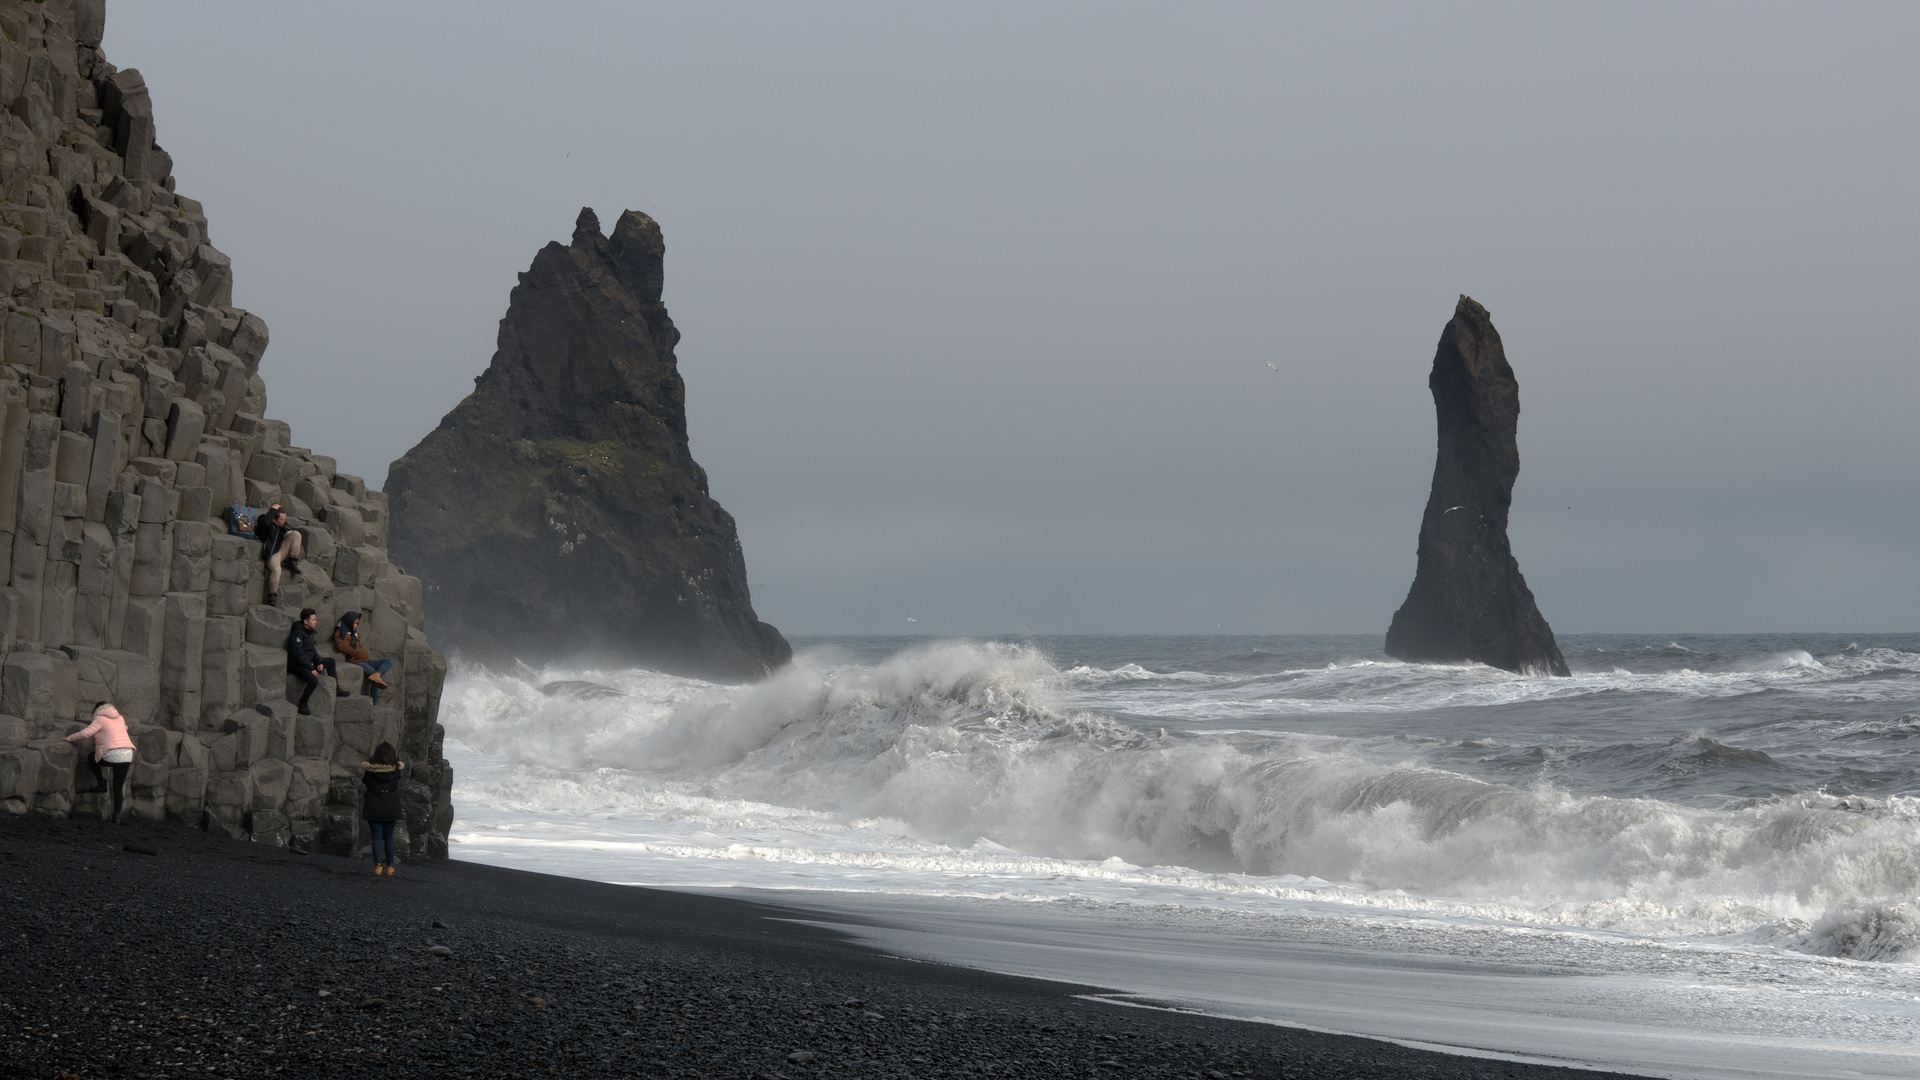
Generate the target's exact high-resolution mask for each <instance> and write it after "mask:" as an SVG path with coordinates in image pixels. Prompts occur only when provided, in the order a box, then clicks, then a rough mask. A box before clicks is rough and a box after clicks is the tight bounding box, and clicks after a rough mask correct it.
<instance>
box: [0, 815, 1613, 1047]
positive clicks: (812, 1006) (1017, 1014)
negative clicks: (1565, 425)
mask: <svg viewBox="0 0 1920 1080" xmlns="http://www.w3.org/2000/svg"><path fill="white" fill-rule="evenodd" d="M0 882H3V883H4V893H0V895H4V897H5V906H4V912H5V915H4V919H0V932H4V937H5V941H6V943H7V946H6V958H7V959H6V964H5V967H4V978H0V1031H3V1032H4V1034H3V1035H0V1076H5V1077H10V1078H11V1077H18V1078H22V1080H27V1078H35V1080H81V1078H94V1077H125V1078H141V1080H147V1078H154V1080H157V1078H160V1077H235V1078H238V1077H255V1076H284V1077H308V1076H313V1077H321V1076H340V1075H354V1074H364V1075H369V1076H381V1075H386V1076H441V1077H463V1076H477V1077H495V1076H499V1077H521V1076H525V1077H543V1076H564V1077H569V1078H580V1080H585V1078H592V1077H637V1076H646V1077H708V1076H710V1077H738V1078H747V1077H755V1076H765V1077H787V1078H793V1080H798V1078H801V1077H816V1076H849V1077H931V1076H976V1077H1058V1076H1098V1077H1124V1076H1149V1077H1163V1076H1164V1077H1197V1078H1211V1077H1240V1076H1245V1077H1276V1078H1318V1077H1423V1078H1428V1077H1430V1078H1434V1080H1451V1078H1456V1077H1457V1078H1468V1077H1472V1078H1495V1077H1497V1078H1502V1080H1506V1078H1514V1080H1522V1078H1524V1080H1535V1078H1538V1080H1545V1078H1548V1077H1553V1078H1557V1080H1564V1078H1572V1077H1576V1076H1601V1075H1608V1076H1617V1075H1618V1074H1601V1073H1594V1072H1588V1071H1585V1070H1578V1069H1562V1068H1552V1067H1546V1066H1537V1065H1528V1064H1516V1063H1511V1062H1503V1061H1490V1060H1483V1059H1477V1058H1466V1057H1455V1056H1450V1055H1444V1054H1436V1053H1429V1052H1425V1051H1420V1050H1410V1049H1405V1048H1402V1047H1398V1046H1394V1045H1392V1044H1388V1043H1381V1042H1375V1041H1372V1040H1367V1039H1358V1038H1349V1037H1344V1036H1332V1035H1320V1034H1315V1033H1312V1032H1304V1031H1298V1030H1292V1029H1287V1028H1279V1027H1272V1026H1267V1025H1261V1024H1248V1023H1236V1022H1233V1021H1226V1020H1218V1019H1213V1018H1210V1017H1205V1016H1197V1015H1189V1014H1181V1013H1176V1012H1168V1011H1155V1010H1144V1009H1135V1008H1126V1007H1120V1006H1113V1005H1106V1004H1101V1003H1098V1002H1090V1001H1086V1000H1083V999H1081V998H1078V997H1076V995H1079V994H1086V993H1090V992H1095V991H1094V990H1093V989H1092V988H1088V987H1078V986H1067V985H1062V984H1057V983H1047V982H1039V981H1034V980H1027V979H1018V978H1009V977H1004V976H998V975H989V974H983V973H979V972H974V971H969V970H965V969H961V968H953V967H946V966H941V965H935V964H925V963H917V962H913V961H907V960H901V959H897V958H892V957H886V956H882V955H878V954H876V953H873V952H871V951H869V950H866V949H863V948H860V947H857V946H854V945H851V944H848V943H846V942H845V941H843V940H841V939H839V938H838V937H836V936H835V935H833V934H830V933H827V932H824V931H820V930H816V929H811V928H808V927H804V926H799V925H796V924H794V923H792V922H788V921H781V920H782V919H783V916H784V915H785V914H786V913H783V912H781V911H780V910H778V909H775V908H771V907H767V906H763V905H759V904H753V903H746V902H740V901H733V900H726V899H716V898H710V897H704V896H691V895H683V894H678V893H671V892H660V891H654V890H647V889H634V888H625V887H620V886H611V885H600V884H595V883H591V882H583V881H575V880H571V879H567V878H557V877H548V876H544V875H539V874H528V873H521V872H516V871H511V870H502V869H497V868H494V867H487V866H479V865H474V864H468V863H460V862H439V863H433V864H428V865H418V864H415V865H408V866H404V867H402V868H401V871H400V874H399V876H398V877H396V878H392V879H387V878H379V879H376V878H375V877H374V876H373V875H372V873H371V870H370V868H369V865H368V864H367V863H364V862H352V861H348V860H345V859H338V858H331V857H327V856H319V855H299V854H294V853H290V852H287V851H283V850H279V849H275V848H270V847H262V846H256V845H253V844H249V843H243V842H235V841H224V840H216V839H214V838H212V837H210V836H208V835H206V834H204V833H199V832H195V831H192V830H189V829H186V828H182V827H179V826H176V825H171V824H165V825H163V824H154V823H147V822H141V823H135V824H130V825H127V826H123V827H114V826H111V825H108V824H105V823H102V822H99V821H94V820H81V819H56V818H47V817H40V816H27V817H17V818H8V819H7V820H5V821H4V822H0ZM434 946H442V947H444V949H445V950H446V952H447V955H439V954H437V953H436V952H434V951H433V947H434Z"/></svg>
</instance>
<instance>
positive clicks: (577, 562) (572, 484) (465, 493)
mask: <svg viewBox="0 0 1920 1080" xmlns="http://www.w3.org/2000/svg"><path fill="white" fill-rule="evenodd" d="M665 251H666V245H665V244H664V242H663V241H662V240H661V237H660V226H659V225H657V224H655V222H654V220H653V219H652V218H650V217H648V216H647V215H645V214H642V213H639V212H637V211H634V210H628V211H626V212H625V213H623V214H621V215H620V220H619V222H618V223H617V224H616V225H615V226H614V229H613V235H612V236H611V237H607V236H602V235H601V232H600V222H599V219H598V218H597V217H596V216H595V215H594V213H593V211H592V210H591V209H586V210H582V211H580V218H579V220H578V221H577V222H576V223H575V226H574V230H573V241H572V243H571V244H569V245H562V244H560V243H558V242H555V243H550V244H548V245H547V246H546V247H544V248H542V249H541V250H540V252H539V254H537V255H535V256H534V259H533V265H532V266H531V267H529V268H528V270H527V271H526V272H525V273H523V274H521V275H520V283H519V285H517V286H515V288H514V290H513V295H512V298H511V299H510V300H509V302H508V305H507V314H506V317H505V318H504V319H501V320H500V337H499V345H498V350H497V351H496V352H495V353H494V354H493V362H492V363H491V364H490V365H489V366H488V367H487V370H486V372H485V373H483V374H482V375H480V377H479V378H478V379H476V380H475V383H476V385H475V387H474V391H473V393H472V394H471V395H469V396H468V397H467V398H466V400H464V401H462V402H460V404H458V405H456V406H455V407H454V409H453V411H452V412H450V413H448V414H447V415H446V418H445V419H443V420H441V421H440V426H439V427H438V428H437V429H435V430H434V431H433V432H431V433H430V434H428V435H427V437H426V438H424V439H422V440H421V441H420V444H419V445H418V446H416V447H414V448H413V449H412V450H411V451H409V452H408V454H407V456H405V457H403V458H401V459H400V460H398V461H396V462H394V463H393V466H392V468H391V471H390V472H389V473H388V483H387V487H388V489H389V490H390V491H391V492H392V494H393V551H394V556H395V557H396V558H397V559H399V560H400V561H401V562H402V563H403V564H404V565H406V566H407V567H409V568H411V569H412V570H414V571H415V572H417V573H418V574H419V575H420V578H421V580H422V581H424V582H425V583H426V604H427V608H428V610H429V611H431V612H432V613H433V618H434V626H435V632H436V634H437V635H439V636H440V638H441V639H442V640H443V641H444V642H446V643H448V644H450V645H451V646H452V647H453V648H456V649H459V650H461V651H463V652H464V653H465V654H466V655H468V656H469V657H471V658H473V659H477V660H481V661H485V662H498V661H502V660H506V659H509V658H516V657H517V658H519V659H522V660H526V661H531V662H540V661H546V660H554V659H559V658H568V659H584V660H590V661H596V662H609V663H619V664H640V665H643V666H648V667H654V668H658V669H661V670H666V671H672V672H676V673H679V674H685V675H694V676H699V677H703V678H715V679H726V680H745V679H754V678H758V677H760V676H762V675H764V674H766V673H767V672H768V671H770V670H772V669H773V668H774V667H777V666H778V665H780V664H783V663H785V662H786V661H787V660H788V659H789V658H790V657H791V655H792V650H791V649H790V648H789V647H788V645H787V642H786V639H784V638H782V637H781V636H780V632H779V631H777V630H775V629H774V628H773V627H771V626H769V625H767V624H766V623H763V622H761V621H759V620H758V619H757V618H755V617H754V614H753V603H752V601H751V599H750V598H749V596H748V594H747V571H746V563H745V560H744V558H743V557H742V555H741V551H740V538H739V536H738V535H737V534H736V532H735V530H734V524H733V518H732V517H730V516H729V515H728V514H727V512H726V511H725V510H722V509H721V508H720V504H719V503H716V502H714V501H713V499H712V498H711V497H709V496H708V494H707V474H706V472H705V470H703V469H701V468H700V466H699V465H698V464H696V463H695V462H694V460H693V455H692V454H691V453H690V452H689V451H688V449H687V414H686V388H685V386H684V384H683V383H682V382H681V380H680V372H679V369H678V368H677V367H676V365H675V361H674V355H673V349H674V346H675V345H676V344H677V343H678V342H679V340H680V332H679V331H678V330H676V329H674V326H673V320H672V319H670V318H668V316H667V309H666V307H665V305H663V304H662V303H661V302H660V292H661V286H662V283H663V281H664V277H663V272H662V269H661V257H662V255H663V254H664V253H665Z"/></svg>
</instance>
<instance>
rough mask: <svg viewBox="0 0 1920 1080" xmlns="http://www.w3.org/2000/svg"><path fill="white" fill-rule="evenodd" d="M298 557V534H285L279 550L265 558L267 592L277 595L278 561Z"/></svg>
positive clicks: (278, 585)
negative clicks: (285, 537)
mask: <svg viewBox="0 0 1920 1080" xmlns="http://www.w3.org/2000/svg"><path fill="white" fill-rule="evenodd" d="M299 557H300V534H299V533H297V532H289V533H287V539H286V542H285V543H283V544H281V545H280V550H279V551H276V552H274V553H273V554H271V555H269V556H267V591H268V592H270V593H277V592H279V591H280V560H282V559H297V558H299Z"/></svg>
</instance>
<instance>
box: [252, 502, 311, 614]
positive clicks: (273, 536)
mask: <svg viewBox="0 0 1920 1080" xmlns="http://www.w3.org/2000/svg"><path fill="white" fill-rule="evenodd" d="M253 535H254V536H256V537H258V538H259V540H260V559H261V561H262V562H264V563H266V564H267V603H268V604H278V603H279V602H280V568H281V567H282V566H285V567H286V569H287V572H288V573H289V574H292V575H293V576H294V577H299V576H300V533H299V532H298V531H297V530H295V529H294V528H293V527H292V526H290V525H288V524H287V512H286V510H284V509H282V508H281V506H280V504H279V503H274V504H273V505H272V506H270V507H268V508H267V512H266V513H264V514H261V515H260V520H259V521H258V522H256V523H255V524H254V526H253Z"/></svg>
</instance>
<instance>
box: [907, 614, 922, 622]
mask: <svg viewBox="0 0 1920 1080" xmlns="http://www.w3.org/2000/svg"><path fill="white" fill-rule="evenodd" d="M907 621H908V622H919V621H920V620H919V619H916V618H914V617H913V616H911V615H909V616H907Z"/></svg>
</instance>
